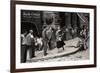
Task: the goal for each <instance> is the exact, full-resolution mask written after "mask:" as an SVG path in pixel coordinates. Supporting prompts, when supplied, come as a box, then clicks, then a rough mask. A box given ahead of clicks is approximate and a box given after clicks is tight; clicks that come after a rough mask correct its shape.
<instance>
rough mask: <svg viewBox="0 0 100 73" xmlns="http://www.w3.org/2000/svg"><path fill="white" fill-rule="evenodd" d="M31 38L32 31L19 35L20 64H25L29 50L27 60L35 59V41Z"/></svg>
mask: <svg viewBox="0 0 100 73" xmlns="http://www.w3.org/2000/svg"><path fill="white" fill-rule="evenodd" d="M34 40H35V39H34V36H33V30H29V33H27V32H24V33H23V34H22V35H21V62H22V63H24V62H26V58H27V51H28V50H29V58H30V59H31V58H32V57H35V49H34V46H35V41H34Z"/></svg>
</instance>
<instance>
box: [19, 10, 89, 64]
mask: <svg viewBox="0 0 100 73" xmlns="http://www.w3.org/2000/svg"><path fill="white" fill-rule="evenodd" d="M20 13H21V25H20V26H21V62H22V63H31V62H50V61H52V62H54V61H55V62H56V61H70V60H71V61H76V60H88V59H89V53H90V52H89V50H90V48H89V44H90V42H89V39H90V35H89V33H90V31H89V19H90V16H89V13H80V12H79V13H78V12H60V11H59V12H54V11H34V10H21V12H20Z"/></svg>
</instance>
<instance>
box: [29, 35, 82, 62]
mask: <svg viewBox="0 0 100 73" xmlns="http://www.w3.org/2000/svg"><path fill="white" fill-rule="evenodd" d="M79 40H80V39H79V38H78V37H77V38H74V39H71V40H69V41H64V42H65V46H64V50H63V49H62V48H60V49H57V48H54V49H53V50H48V51H47V53H48V54H47V56H44V54H43V50H42V51H36V52H35V54H36V57H34V58H32V59H31V60H27V62H36V61H38V60H47V59H52V58H56V57H62V56H66V55H70V54H73V53H76V52H77V51H78V50H79V48H75V46H76V45H77V43H78V41H79Z"/></svg>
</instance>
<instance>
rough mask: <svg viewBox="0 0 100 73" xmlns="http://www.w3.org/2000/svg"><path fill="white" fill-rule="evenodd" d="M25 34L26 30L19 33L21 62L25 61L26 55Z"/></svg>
mask: <svg viewBox="0 0 100 73" xmlns="http://www.w3.org/2000/svg"><path fill="white" fill-rule="evenodd" d="M26 35H27V32H24V33H23V34H21V63H25V62H26V57H27V45H26Z"/></svg>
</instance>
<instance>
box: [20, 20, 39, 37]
mask: <svg viewBox="0 0 100 73" xmlns="http://www.w3.org/2000/svg"><path fill="white" fill-rule="evenodd" d="M30 29H31V30H33V32H34V36H38V35H39V33H38V30H37V27H36V25H35V24H34V23H32V22H28V21H22V22H21V34H22V33H24V32H25V31H27V32H29V30H30Z"/></svg>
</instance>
